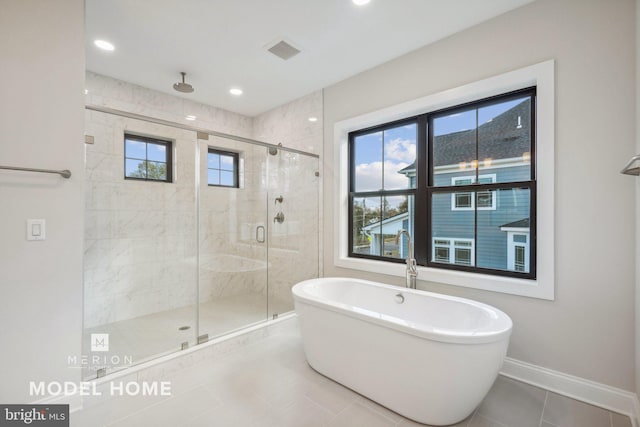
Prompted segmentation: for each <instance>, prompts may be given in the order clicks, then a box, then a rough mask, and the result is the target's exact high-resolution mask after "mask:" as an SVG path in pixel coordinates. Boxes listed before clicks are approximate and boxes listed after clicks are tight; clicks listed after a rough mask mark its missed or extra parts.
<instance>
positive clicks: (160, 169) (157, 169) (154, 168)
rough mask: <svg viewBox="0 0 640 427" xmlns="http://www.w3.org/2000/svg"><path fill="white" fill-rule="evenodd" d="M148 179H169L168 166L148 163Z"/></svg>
mask: <svg viewBox="0 0 640 427" xmlns="http://www.w3.org/2000/svg"><path fill="white" fill-rule="evenodd" d="M147 179H156V180H158V181H165V180H166V179H167V164H166V163H160V162H147Z"/></svg>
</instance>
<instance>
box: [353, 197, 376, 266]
mask: <svg viewBox="0 0 640 427" xmlns="http://www.w3.org/2000/svg"><path fill="white" fill-rule="evenodd" d="M380 201H381V198H380V197H355V198H354V199H353V230H352V232H353V252H354V253H358V254H367V255H381V250H382V224H381V219H382V217H381V203H380Z"/></svg>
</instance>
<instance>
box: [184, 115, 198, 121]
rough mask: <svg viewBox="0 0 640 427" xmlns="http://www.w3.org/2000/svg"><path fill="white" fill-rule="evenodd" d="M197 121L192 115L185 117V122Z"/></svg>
mask: <svg viewBox="0 0 640 427" xmlns="http://www.w3.org/2000/svg"><path fill="white" fill-rule="evenodd" d="M195 119H196V116H192V115H188V116H187V117H185V120H190V121H194V120H195Z"/></svg>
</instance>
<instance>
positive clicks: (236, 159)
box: [207, 147, 240, 188]
mask: <svg viewBox="0 0 640 427" xmlns="http://www.w3.org/2000/svg"><path fill="white" fill-rule="evenodd" d="M209 154H218V155H222V156H230V157H233V171H231V172H233V185H224V184H211V183H209V171H210V170H216V171H218V172H220V171H225V172H229V170H227V169H222V168H210V167H209ZM207 186H209V187H222V188H240V155H239V153H237V152H235V151H228V150H221V149H219V148H215V147H208V149H207Z"/></svg>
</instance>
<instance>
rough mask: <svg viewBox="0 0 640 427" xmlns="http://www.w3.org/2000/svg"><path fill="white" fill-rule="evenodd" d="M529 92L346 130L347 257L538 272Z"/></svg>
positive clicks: (520, 274)
mask: <svg viewBox="0 0 640 427" xmlns="http://www.w3.org/2000/svg"><path fill="white" fill-rule="evenodd" d="M535 101H536V89H535V88H528V89H524V90H519V91H516V92H510V93H507V94H503V95H499V96H494V97H491V98H487V99H481V100H477V101H473V102H470V103H465V104H463V105H459V106H455V107H452V108H447V109H445V110H439V111H434V112H428V113H426V114H422V115H419V116H415V117H411V118H407V119H405V120H402V121H398V122H393V123H389V124H384V125H381V126H376V127H373V128H368V129H363V130H359V131H354V132H351V133H349V165H350V166H349V167H350V174H349V221H350V227H349V229H350V236H349V257H353V258H370V259H380V260H391V261H401V260H402V259H404V258H406V247H407V242H406V241H405V239H404V236H403V238H402V239H400V240H398V241H396V239H395V237H396V234H397V232H398V231H399V230H401V229H406V230H408V231H409V232H410V234H411V236H412V238H413V240H414V245H415V257H416V261H417V263H418V265H423V266H428V267H435V268H442V269H453V270H462V271H470V272H480V273H485V274H494V275H502V276H511V277H517V278H523V279H535V278H536V268H535V267H536V263H535V258H536V256H535V255H536V250H535V242H536V237H535V236H536V204H535V200H536V176H535V171H536V167H535V158H536V156H535V151H536V150H535V149H536V147H535V145H536V144H535V121H536V117H535Z"/></svg>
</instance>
